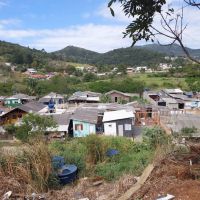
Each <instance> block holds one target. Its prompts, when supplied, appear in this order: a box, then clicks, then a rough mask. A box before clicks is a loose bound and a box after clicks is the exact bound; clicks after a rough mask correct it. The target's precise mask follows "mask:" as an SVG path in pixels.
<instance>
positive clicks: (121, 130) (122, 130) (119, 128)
mask: <svg viewBox="0 0 200 200" xmlns="http://www.w3.org/2000/svg"><path fill="white" fill-rule="evenodd" d="M118 134H119V136H124V126H123V125H118Z"/></svg>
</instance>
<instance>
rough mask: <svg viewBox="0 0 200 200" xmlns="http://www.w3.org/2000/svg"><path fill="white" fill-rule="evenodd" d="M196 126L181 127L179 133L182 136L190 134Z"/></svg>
mask: <svg viewBox="0 0 200 200" xmlns="http://www.w3.org/2000/svg"><path fill="white" fill-rule="evenodd" d="M196 132H197V128H196V127H194V126H193V127H191V128H190V127H184V128H182V129H181V135H182V136H192V133H196Z"/></svg>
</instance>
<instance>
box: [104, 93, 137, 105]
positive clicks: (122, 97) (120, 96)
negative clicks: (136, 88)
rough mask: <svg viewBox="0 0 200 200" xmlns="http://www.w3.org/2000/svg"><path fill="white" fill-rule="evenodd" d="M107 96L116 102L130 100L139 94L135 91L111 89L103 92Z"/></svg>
mask: <svg viewBox="0 0 200 200" xmlns="http://www.w3.org/2000/svg"><path fill="white" fill-rule="evenodd" d="M105 95H106V96H107V97H109V98H110V100H111V102H113V103H117V102H121V101H125V102H130V101H131V100H132V98H133V97H135V96H136V97H139V94H136V93H123V92H120V91H117V90H112V91H110V92H107V93H105Z"/></svg>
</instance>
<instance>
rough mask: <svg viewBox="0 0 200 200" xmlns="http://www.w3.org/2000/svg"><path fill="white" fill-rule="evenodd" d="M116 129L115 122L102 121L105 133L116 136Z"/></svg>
mask: <svg viewBox="0 0 200 200" xmlns="http://www.w3.org/2000/svg"><path fill="white" fill-rule="evenodd" d="M116 129H117V126H116V123H104V132H105V135H112V136H116V135H117V130H116Z"/></svg>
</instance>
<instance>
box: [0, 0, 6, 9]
mask: <svg viewBox="0 0 200 200" xmlns="http://www.w3.org/2000/svg"><path fill="white" fill-rule="evenodd" d="M4 6H8V1H7V0H0V8H2V7H4Z"/></svg>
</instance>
